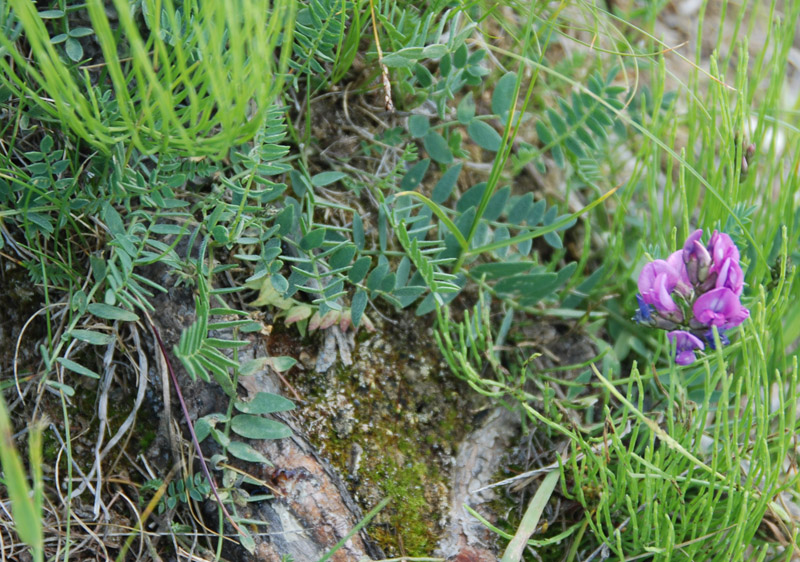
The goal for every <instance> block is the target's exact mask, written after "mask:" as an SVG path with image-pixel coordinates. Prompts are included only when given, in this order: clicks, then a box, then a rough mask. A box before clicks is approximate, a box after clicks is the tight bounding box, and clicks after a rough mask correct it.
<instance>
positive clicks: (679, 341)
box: [667, 330, 706, 365]
mask: <svg viewBox="0 0 800 562" xmlns="http://www.w3.org/2000/svg"><path fill="white" fill-rule="evenodd" d="M667 339H669V342H670V343H673V344H675V347H676V355H675V362H676V363H677V364H678V365H689V364H690V363H693V362H694V360H695V359H697V357H696V356H695V354H694V350H695V349H705V347H706V346H705V344H704V343H703V341H702V340H701V339H700V338H698V337H697V336H695V335H693V334H691V333H689V332H685V331H683V330H673V331H672V332H669V333H667Z"/></svg>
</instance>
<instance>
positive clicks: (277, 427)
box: [231, 414, 292, 439]
mask: <svg viewBox="0 0 800 562" xmlns="http://www.w3.org/2000/svg"><path fill="white" fill-rule="evenodd" d="M231 429H232V430H233V431H234V433H236V434H237V435H241V436H242V437H247V438H248V439H283V438H284V437H291V435H292V430H291V429H289V428H288V427H287V426H285V425H284V424H282V423H280V422H277V421H275V420H268V419H267V418H262V417H261V416H254V415H250V414H240V415H238V416H234V418H233V419H232V420H231Z"/></svg>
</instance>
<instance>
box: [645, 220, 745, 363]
mask: <svg viewBox="0 0 800 562" xmlns="http://www.w3.org/2000/svg"><path fill="white" fill-rule="evenodd" d="M702 236H703V231H702V229H698V230H695V231H694V232H693V233H692V234H691V235H690V236H689V238H687V239H686V243H685V244H684V245H683V249H681V250H678V251H677V252H674V253H673V254H671V255H670V256H669V257H668V258H667V259H666V260H655V261H653V262H651V263H648V264H647V265H646V266H644V269H642V272H641V274H640V275H639V294H638V295H637V296H636V298H637V300H638V302H639V310H638V311H637V312H636V316H635V318H634V319H635V320H636V321H637V322H640V323H643V324H649V325H650V326H653V327H656V328H661V329H663V330H669V333H668V334H667V338H668V339H669V341H670V343H672V344H674V345H675V346H676V357H675V361H676V363H678V364H679V365H689V364H690V363H692V362H693V361H694V360H695V359H696V356H695V351H696V350H701V351H702V350H704V349H705V347H706V344H708V345H709V346H710V347H711V348H712V349H713V348H714V332H713V330H714V328H715V327H716V329H717V331H718V332H719V338H720V342H721V343H722V345H727V344H728V343H730V342H729V340H728V338H727V337H726V336H725V335H724V332H723V331H724V330H728V329H731V328H735V327H736V326H738V325H740V324H741V323H742V322H744V321H745V320H746V319H747V317H748V316H749V315H750V311H749V310H748V309H746V308H745V307H743V306H742V304H741V302H740V300H739V299H740V297H741V294H742V288H743V286H744V274H743V273H742V268H741V266H740V265H739V249H738V248H737V247H736V244H734V243H733V240H731V237H730V236H728V235H727V234H725V233H724V232H718V231H716V230H715V231H714V233H713V234H712V235H711V239H710V240H709V242H708V245H703V243H702V242H701V238H702Z"/></svg>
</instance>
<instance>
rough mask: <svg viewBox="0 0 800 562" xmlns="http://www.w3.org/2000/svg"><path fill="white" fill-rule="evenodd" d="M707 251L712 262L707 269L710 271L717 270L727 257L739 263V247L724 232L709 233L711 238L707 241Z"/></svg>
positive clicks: (714, 271) (715, 271)
mask: <svg viewBox="0 0 800 562" xmlns="http://www.w3.org/2000/svg"><path fill="white" fill-rule="evenodd" d="M708 251H709V253H710V254H711V259H712V262H713V263H712V264H711V269H710V270H709V272H710V273H717V272H719V270H720V269H722V266H723V264H724V263H725V261H726V260H728V259H730V260H731V261H732V262H735V263H736V264H738V263H739V248H737V247H736V244H734V243H733V240H731V237H730V236H728V235H727V234H725V233H724V232H718V231H716V230H715V231H714V234H712V235H711V240H709V242H708Z"/></svg>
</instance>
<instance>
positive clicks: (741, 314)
mask: <svg viewBox="0 0 800 562" xmlns="http://www.w3.org/2000/svg"><path fill="white" fill-rule="evenodd" d="M692 312H693V313H694V317H695V320H697V321H698V322H700V323H701V324H704V325H706V326H717V327H718V328H721V329H726V330H727V329H728V328H735V327H736V326H738V325H739V324H741V323H742V322H744V321H745V320H746V319H747V317H748V316H750V311H749V310H747V309H746V308H745V307H743V306H742V304H741V303H740V302H739V297H738V296H737V295H736V294H735V293H734V292H733V291H731V290H730V289H729V288H727V287H720V288H718V289H713V290H711V291H709V292H707V293H704V294H702V295H700V296H699V297H697V300H696V301H695V302H694V306H692Z"/></svg>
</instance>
